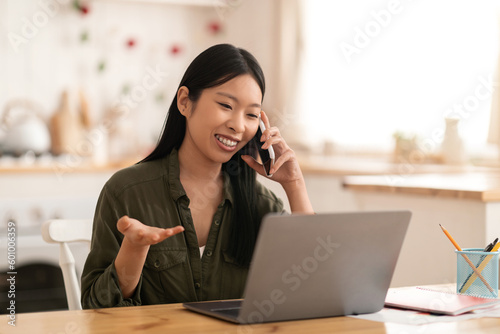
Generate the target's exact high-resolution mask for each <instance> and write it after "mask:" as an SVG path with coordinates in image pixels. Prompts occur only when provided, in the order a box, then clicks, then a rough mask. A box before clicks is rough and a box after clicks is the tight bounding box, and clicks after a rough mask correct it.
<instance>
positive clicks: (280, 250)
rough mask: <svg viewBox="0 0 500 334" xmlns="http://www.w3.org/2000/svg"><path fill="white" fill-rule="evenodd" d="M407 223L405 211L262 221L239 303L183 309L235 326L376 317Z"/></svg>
mask: <svg viewBox="0 0 500 334" xmlns="http://www.w3.org/2000/svg"><path fill="white" fill-rule="evenodd" d="M410 218H411V213H410V212H409V211H376V212H352V213H325V214H316V215H295V214H292V215H278V214H270V215H266V216H265V217H264V218H263V220H262V224H261V227H260V231H259V235H258V238H257V242H256V245H255V250H254V254H253V258H252V262H251V264H250V269H249V273H248V277H247V282H246V286H245V292H244V299H238V300H234V299H233V300H220V301H203V302H190V303H184V304H183V306H184V307H185V308H187V309H189V310H191V311H195V312H199V313H202V314H205V315H209V316H213V317H217V318H219V319H223V320H227V321H231V322H234V323H240V324H252V323H262V322H274V321H284V320H298V319H310V318H320V317H333V316H343V315H354V314H364V313H373V312H377V311H379V310H381V309H382V307H383V306H384V301H385V297H386V294H387V290H388V289H389V286H390V283H391V279H392V275H393V273H394V268H395V266H396V262H397V260H398V256H399V252H400V250H401V246H402V244H403V240H404V237H405V234H406V230H407V228H408V225H409V222H410Z"/></svg>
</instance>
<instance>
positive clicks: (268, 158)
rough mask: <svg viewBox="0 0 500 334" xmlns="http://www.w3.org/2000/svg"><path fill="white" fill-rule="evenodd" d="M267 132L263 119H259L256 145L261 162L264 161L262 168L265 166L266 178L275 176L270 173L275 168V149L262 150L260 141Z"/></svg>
mask: <svg viewBox="0 0 500 334" xmlns="http://www.w3.org/2000/svg"><path fill="white" fill-rule="evenodd" d="M265 130H266V126H265V125H264V122H262V120H261V119H259V128H258V129H257V134H256V135H255V138H254V139H255V144H256V146H257V149H258V151H259V156H260V160H261V161H262V166H264V172H265V173H266V176H268V177H271V176H273V175H272V174H271V173H269V171H270V170H271V168H272V167H273V166H274V158H275V156H274V149H273V146H272V145H271V146H269V148H268V149H267V150H264V149H262V145H263V143H262V142H261V141H260V137H262V133H264V131H265Z"/></svg>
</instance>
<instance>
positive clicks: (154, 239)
mask: <svg viewBox="0 0 500 334" xmlns="http://www.w3.org/2000/svg"><path fill="white" fill-rule="evenodd" d="M116 227H117V228H118V231H120V232H121V233H122V234H123V235H124V236H125V238H126V239H127V241H128V243H130V244H131V245H133V246H136V247H141V246H142V247H143V246H150V245H154V244H157V243H159V242H161V241H163V240H165V239H167V238H169V237H171V236H173V235H176V234H178V233H181V232H183V231H184V227H182V226H180V225H179V226H175V227H171V228H159V227H154V226H147V225H144V224H143V223H141V222H140V221H138V220H137V219H133V218H130V217H128V216H123V217H121V218H120V219H118V222H117V223H116Z"/></svg>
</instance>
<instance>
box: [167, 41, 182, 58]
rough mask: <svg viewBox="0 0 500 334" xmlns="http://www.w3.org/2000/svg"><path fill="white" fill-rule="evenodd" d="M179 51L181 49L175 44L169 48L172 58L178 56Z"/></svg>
mask: <svg viewBox="0 0 500 334" xmlns="http://www.w3.org/2000/svg"><path fill="white" fill-rule="evenodd" d="M181 51H182V48H181V47H180V46H179V45H177V44H174V45H172V47H171V48H170V53H171V54H172V55H174V56H175V55H177V54H179V53H180V52H181Z"/></svg>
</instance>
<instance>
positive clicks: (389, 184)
mask: <svg viewBox="0 0 500 334" xmlns="http://www.w3.org/2000/svg"><path fill="white" fill-rule="evenodd" d="M343 186H344V187H345V188H347V189H350V190H355V191H371V192H388V193H397V194H416V195H423V196H430V197H452V198H463V199H473V200H479V201H483V202H495V201H496V202H499V201H500V172H498V171H497V170H496V169H495V170H490V171H482V172H477V171H471V172H468V173H463V172H461V173H430V174H411V175H394V174H387V175H357V176H346V177H345V178H344V181H343Z"/></svg>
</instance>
